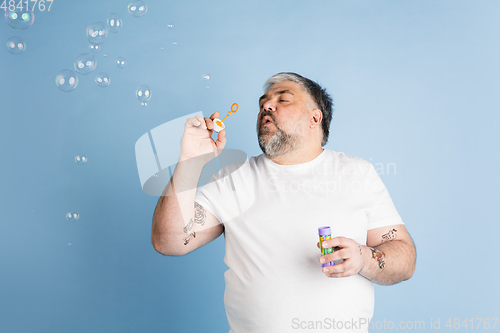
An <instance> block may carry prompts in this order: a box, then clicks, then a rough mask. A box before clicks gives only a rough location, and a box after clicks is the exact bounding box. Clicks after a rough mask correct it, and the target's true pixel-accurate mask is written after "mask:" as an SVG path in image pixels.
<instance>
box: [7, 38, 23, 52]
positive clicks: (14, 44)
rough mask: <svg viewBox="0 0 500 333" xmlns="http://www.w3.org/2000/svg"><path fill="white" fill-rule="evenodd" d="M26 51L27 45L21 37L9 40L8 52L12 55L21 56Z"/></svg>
mask: <svg viewBox="0 0 500 333" xmlns="http://www.w3.org/2000/svg"><path fill="white" fill-rule="evenodd" d="M25 49H26V44H25V43H24V40H23V39H22V38H21V37H17V36H14V37H10V38H9V39H8V40H7V50H9V52H10V53H12V54H16V55H17V54H21V53H23V52H24V50H25Z"/></svg>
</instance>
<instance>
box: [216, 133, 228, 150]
mask: <svg viewBox="0 0 500 333" xmlns="http://www.w3.org/2000/svg"><path fill="white" fill-rule="evenodd" d="M226 141H227V140H226V130H225V129H223V130H222V131H220V132H219V134H217V141H215V145H216V146H217V149H223V148H224V146H225V145H226Z"/></svg>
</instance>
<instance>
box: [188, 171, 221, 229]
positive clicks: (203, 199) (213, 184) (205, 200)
mask: <svg viewBox="0 0 500 333" xmlns="http://www.w3.org/2000/svg"><path fill="white" fill-rule="evenodd" d="M224 180H225V178H224V177H222V172H219V173H218V174H215V175H213V176H212V178H211V180H210V182H209V183H208V184H206V185H204V186H203V187H201V188H200V189H199V190H198V192H196V195H195V197H194V201H196V202H197V203H199V204H200V205H202V206H203V208H205V209H206V210H208V211H209V212H210V213H212V214H213V215H214V216H215V218H216V219H217V220H219V222H220V223H221V224H222V225H224V222H223V221H222V219H221V217H220V214H219V213H218V211H217V208H216V202H214V199H215V198H217V197H220V196H221V195H222V189H223V188H224ZM211 201H212V202H214V204H215V205H212V203H211Z"/></svg>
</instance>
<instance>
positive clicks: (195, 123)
mask: <svg viewBox="0 0 500 333" xmlns="http://www.w3.org/2000/svg"><path fill="white" fill-rule="evenodd" d="M197 126H200V121H199V120H198V119H196V118H188V120H186V125H185V126H184V127H197Z"/></svg>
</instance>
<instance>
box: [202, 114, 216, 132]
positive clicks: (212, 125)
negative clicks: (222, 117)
mask: <svg viewBox="0 0 500 333" xmlns="http://www.w3.org/2000/svg"><path fill="white" fill-rule="evenodd" d="M204 120H205V124H206V125H207V129H209V130H210V131H211V130H213V128H214V123H213V121H212V119H210V118H207V117H205V118H204Z"/></svg>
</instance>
